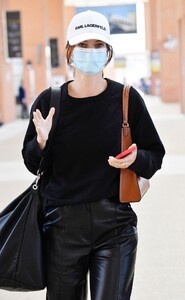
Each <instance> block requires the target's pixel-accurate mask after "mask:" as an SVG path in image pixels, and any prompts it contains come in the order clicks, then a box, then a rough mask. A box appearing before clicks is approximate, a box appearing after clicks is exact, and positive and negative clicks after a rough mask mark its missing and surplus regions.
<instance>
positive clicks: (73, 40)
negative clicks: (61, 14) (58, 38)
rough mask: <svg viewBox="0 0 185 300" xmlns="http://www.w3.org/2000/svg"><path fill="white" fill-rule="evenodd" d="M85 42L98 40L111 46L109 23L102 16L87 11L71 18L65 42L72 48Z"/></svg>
mask: <svg viewBox="0 0 185 300" xmlns="http://www.w3.org/2000/svg"><path fill="white" fill-rule="evenodd" d="M86 40H100V41H103V42H105V43H106V44H108V45H112V43H111V40H110V27H109V23H108V20H107V19H106V17H105V16H104V15H102V14H100V13H98V12H96V11H92V10H87V11H85V12H81V13H79V14H77V15H75V16H74V17H73V18H72V20H71V22H70V24H69V27H68V30H67V41H68V42H69V44H70V45H71V46H73V45H76V44H78V43H80V42H83V41H86Z"/></svg>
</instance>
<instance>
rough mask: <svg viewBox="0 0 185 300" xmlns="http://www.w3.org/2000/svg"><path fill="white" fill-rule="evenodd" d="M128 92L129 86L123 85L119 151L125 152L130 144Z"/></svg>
mask: <svg viewBox="0 0 185 300" xmlns="http://www.w3.org/2000/svg"><path fill="white" fill-rule="evenodd" d="M129 92H130V85H125V86H124V87H123V95H122V110H123V123H122V134H121V151H124V150H126V149H127V148H128V147H129V146H130V145H131V144H132V141H131V133H130V127H129V123H128V106H129Z"/></svg>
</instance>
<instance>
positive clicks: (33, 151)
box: [29, 137, 44, 158]
mask: <svg viewBox="0 0 185 300" xmlns="http://www.w3.org/2000/svg"><path fill="white" fill-rule="evenodd" d="M29 153H30V155H31V156H33V157H37V158H42V156H43V153H44V150H41V149H40V147H39V144H38V142H37V137H34V139H33V140H32V141H31V142H30V144H29Z"/></svg>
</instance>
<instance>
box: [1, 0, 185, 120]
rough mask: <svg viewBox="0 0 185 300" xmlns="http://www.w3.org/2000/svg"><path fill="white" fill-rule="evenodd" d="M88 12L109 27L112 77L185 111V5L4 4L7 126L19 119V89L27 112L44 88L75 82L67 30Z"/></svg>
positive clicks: (40, 0) (106, 1) (158, 0)
mask: <svg viewBox="0 0 185 300" xmlns="http://www.w3.org/2000/svg"><path fill="white" fill-rule="evenodd" d="M88 8H90V9H95V10H96V11H99V12H101V13H103V14H105V16H106V17H107V18H108V20H109V22H110V26H111V34H112V41H113V48H114V59H113V60H112V63H111V64H110V66H109V67H108V68H107V70H106V74H105V75H106V76H109V77H111V78H112V79H115V80H118V81H120V82H128V83H130V84H133V85H134V86H135V87H136V88H139V89H140V90H142V91H143V92H144V93H146V94H151V95H157V96H160V97H161V100H162V101H164V102H167V103H169V102H170V103H171V102H178V103H179V105H180V109H181V112H182V113H184V112H185V1H184V0H171V1H168V0H150V1H149V0H135V1H133V0H125V1H124V0H116V1H115V0H114V1H113V0H100V1H98V0H93V1H92V0H75V1H74V0H32V1H28V0H1V1H0V16H1V17H0V28H1V31H0V122H1V124H2V123H6V122H10V121H13V120H15V119H16V118H17V117H20V114H21V113H20V104H21V103H20V102H21V99H20V98H21V96H20V86H23V88H24V91H25V92H26V95H24V91H23V96H22V97H24V96H25V97H24V103H25V110H26V106H27V107H28V109H29V107H30V105H31V104H32V102H33V100H34V99H35V97H36V96H37V95H38V94H39V93H40V92H41V91H42V90H43V89H45V88H46V87H48V86H50V85H57V84H62V83H63V82H64V81H65V80H66V79H69V78H70V77H71V74H70V71H69V70H68V68H67V67H66V63H65V43H66V29H67V26H68V24H69V21H70V19H71V17H72V16H73V15H74V14H75V13H77V12H80V11H83V10H87V9H88ZM24 117H26V113H25V115H24Z"/></svg>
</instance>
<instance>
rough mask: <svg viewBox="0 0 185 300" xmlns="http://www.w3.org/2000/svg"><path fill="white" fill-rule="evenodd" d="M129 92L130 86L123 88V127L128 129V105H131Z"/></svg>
mask: <svg viewBox="0 0 185 300" xmlns="http://www.w3.org/2000/svg"><path fill="white" fill-rule="evenodd" d="M129 91H130V85H125V86H124V88H123V97H122V110H123V125H122V127H125V126H126V127H128V126H129V124H128V104H129Z"/></svg>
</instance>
